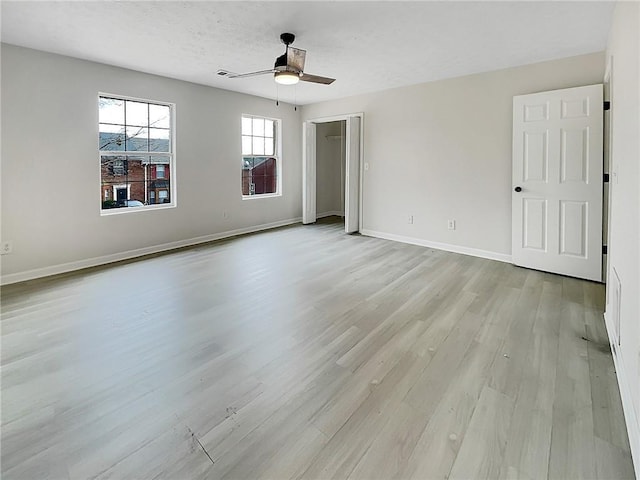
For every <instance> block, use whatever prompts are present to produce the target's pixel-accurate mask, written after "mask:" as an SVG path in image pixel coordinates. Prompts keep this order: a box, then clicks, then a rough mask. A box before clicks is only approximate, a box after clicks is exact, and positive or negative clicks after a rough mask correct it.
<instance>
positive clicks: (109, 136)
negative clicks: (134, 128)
mask: <svg viewBox="0 0 640 480" xmlns="http://www.w3.org/2000/svg"><path fill="white" fill-rule="evenodd" d="M99 130H100V134H99V141H98V149H99V150H124V127H123V126H122V125H109V124H106V125H105V124H104V123H101V124H100V125H99Z"/></svg>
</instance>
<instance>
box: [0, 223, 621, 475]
mask: <svg viewBox="0 0 640 480" xmlns="http://www.w3.org/2000/svg"><path fill="white" fill-rule="evenodd" d="M603 293H604V289H603V287H602V285H599V284H595V283H593V282H584V281H580V280H576V279H568V278H563V277H561V276H558V275H553V274H546V273H542V272H536V271H531V270H526V269H523V268H519V267H515V266H513V265H509V264H505V263H500V262H494V261H490V260H486V259H481V258H474V257H470V256H465V255H459V254H453V253H447V252H443V251H438V250H434V249H430V248H423V247H419V246H415V245H406V244H401V243H397V242H391V241H387V240H381V239H376V238H368V237H363V236H359V235H346V234H344V230H343V224H341V223H339V222H338V221H337V219H325V220H322V221H319V222H318V223H316V224H314V225H305V226H301V225H298V226H290V227H284V228H279V229H274V230H271V231H267V232H261V233H256V234H251V235H245V236H239V237H237V238H232V239H225V240H223V241H217V242H211V243H208V244H203V245H198V246H195V247H190V248H185V249H181V250H178V251H175V252H171V253H167V254H159V255H153V256H149V257H147V258H144V259H141V260H131V261H126V262H120V263H117V264H113V265H110V266H105V267H96V268H91V269H87V270H83V271H80V272H75V273H69V274H65V275H60V276H57V277H52V278H46V279H40V280H36V281H32V282H26V283H23V284H17V285H10V286H6V287H3V288H2V290H1V292H0V294H1V300H2V301H1V305H0V313H1V315H0V326H1V328H2V331H1V336H0V347H1V348H0V361H1V369H0V375H1V378H0V380H1V383H2V397H1V402H2V404H1V411H0V420H1V439H0V440H1V442H2V445H1V446H2V449H1V451H0V454H1V458H0V462H1V472H0V474H1V476H2V478H3V480H24V479H36V478H38V479H39V478H49V479H63V480H76V479H85V478H105V479H106V478H175V479H182V478H185V479H186V478H189V479H201V478H202V479H210V478H228V479H231V478H233V479H245V478H246V479H249V478H265V479H277V480H281V479H287V478H296V479H297V478H299V479H324V478H351V479H373V478H385V479H386V478H403V479H404V478H407V479H408V478H415V479H427V478H428V479H431V478H447V477H449V476H450V477H452V478H499V477H502V478H535V479H539V478H546V477H548V478H562V479H568V478H571V479H573V478H602V479H611V478H632V475H633V467H632V464H631V457H630V453H629V446H628V440H627V437H626V430H625V428H624V427H625V424H624V418H623V415H622V410H621V402H620V398H619V394H618V389H617V388H618V387H617V383H616V378H615V372H614V371H613V362H612V358H611V354H610V352H609V351H608V349H607V348H606V342H607V338H606V331H605V329H604V325H603V323H602V309H603V301H604V295H603Z"/></svg>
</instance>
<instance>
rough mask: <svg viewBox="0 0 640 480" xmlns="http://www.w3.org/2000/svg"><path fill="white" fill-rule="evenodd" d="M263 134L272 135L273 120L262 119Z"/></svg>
mask: <svg viewBox="0 0 640 480" xmlns="http://www.w3.org/2000/svg"><path fill="white" fill-rule="evenodd" d="M264 136H265V137H274V136H275V135H274V128H273V120H267V119H265V120H264Z"/></svg>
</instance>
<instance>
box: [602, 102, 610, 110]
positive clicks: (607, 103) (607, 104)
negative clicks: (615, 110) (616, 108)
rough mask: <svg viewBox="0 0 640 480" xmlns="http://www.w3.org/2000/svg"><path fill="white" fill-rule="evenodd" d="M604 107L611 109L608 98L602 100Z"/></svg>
mask: <svg viewBox="0 0 640 480" xmlns="http://www.w3.org/2000/svg"><path fill="white" fill-rule="evenodd" d="M604 109H605V110H611V102H610V101H609V100H606V101H605V102H604Z"/></svg>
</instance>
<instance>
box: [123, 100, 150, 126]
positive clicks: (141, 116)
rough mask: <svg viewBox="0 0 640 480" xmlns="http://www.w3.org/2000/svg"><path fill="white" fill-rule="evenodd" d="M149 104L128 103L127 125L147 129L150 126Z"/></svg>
mask: <svg viewBox="0 0 640 480" xmlns="http://www.w3.org/2000/svg"><path fill="white" fill-rule="evenodd" d="M148 105H149V104H148V103H141V102H132V101H131V100H127V102H126V113H127V118H126V124H127V125H137V126H139V127H147V126H148V125H149V106H148Z"/></svg>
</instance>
